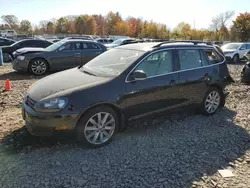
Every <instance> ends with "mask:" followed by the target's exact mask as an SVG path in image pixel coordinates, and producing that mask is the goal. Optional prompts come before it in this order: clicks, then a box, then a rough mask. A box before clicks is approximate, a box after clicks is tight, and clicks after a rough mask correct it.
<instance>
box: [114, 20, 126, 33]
mask: <svg viewBox="0 0 250 188" xmlns="http://www.w3.org/2000/svg"><path fill="white" fill-rule="evenodd" d="M128 31H129V26H128V23H127V22H124V21H119V22H117V23H116V26H115V33H116V34H117V35H128Z"/></svg>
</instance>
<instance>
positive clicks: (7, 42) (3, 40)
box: [0, 37, 16, 46]
mask: <svg viewBox="0 0 250 188" xmlns="http://www.w3.org/2000/svg"><path fill="white" fill-rule="evenodd" d="M15 42H16V41H14V40H12V39H7V38H3V37H0V46H8V45H11V44H14V43H15Z"/></svg>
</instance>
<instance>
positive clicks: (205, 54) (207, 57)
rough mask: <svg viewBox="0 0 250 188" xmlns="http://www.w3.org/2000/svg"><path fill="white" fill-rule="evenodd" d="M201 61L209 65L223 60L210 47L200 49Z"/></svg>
mask: <svg viewBox="0 0 250 188" xmlns="http://www.w3.org/2000/svg"><path fill="white" fill-rule="evenodd" d="M201 52H202V62H203V63H204V65H211V64H216V63H220V62H222V61H223V59H222V57H220V56H219V54H218V53H217V52H216V51H215V50H212V49H205V50H202V51H201Z"/></svg>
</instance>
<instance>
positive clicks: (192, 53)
mask: <svg viewBox="0 0 250 188" xmlns="http://www.w3.org/2000/svg"><path fill="white" fill-rule="evenodd" d="M177 52H178V56H179V62H180V70H187V69H193V68H197V67H201V66H202V61H201V56H200V52H199V50H195V49H183V50H177Z"/></svg>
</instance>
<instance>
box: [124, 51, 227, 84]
mask: <svg viewBox="0 0 250 188" xmlns="http://www.w3.org/2000/svg"><path fill="white" fill-rule="evenodd" d="M214 48H215V47H213V49H214ZM183 49H185V50H186V49H190V48H189V47H180V48H165V49H160V50H156V51H154V52H152V53H150V54H148V55H146V56H145V57H144V58H143V59H142V60H141V61H139V62H138V63H137V64H136V65H135V67H134V68H133V69H132V70H131V71H130V72H129V73H128V74H127V76H126V78H125V83H130V82H133V80H132V81H128V76H129V75H130V74H131V73H132V72H133V71H134V70H135V69H136V67H138V66H139V64H140V63H142V62H143V61H144V60H145V59H146V58H147V57H149V56H151V55H153V54H155V53H157V52H161V51H167V50H183ZM191 49H194V50H206V49H208V48H204V47H197V48H191ZM215 50H216V49H215ZM216 51H217V50H216ZM218 53H219V54H221V53H220V52H218ZM222 57H223V56H222ZM225 61H226V58H225V57H223V61H222V62H220V63H216V64H211V65H206V66H202V67H197V68H191V69H186V70H178V71H174V72H171V73H166V74H160V75H156V76H150V77H147V78H146V79H145V80H147V79H150V78H156V77H160V76H165V75H170V74H175V73H180V72H186V71H190V70H196V69H201V68H207V67H213V66H217V65H221V64H223V63H225ZM138 81H139V80H138Z"/></svg>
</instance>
